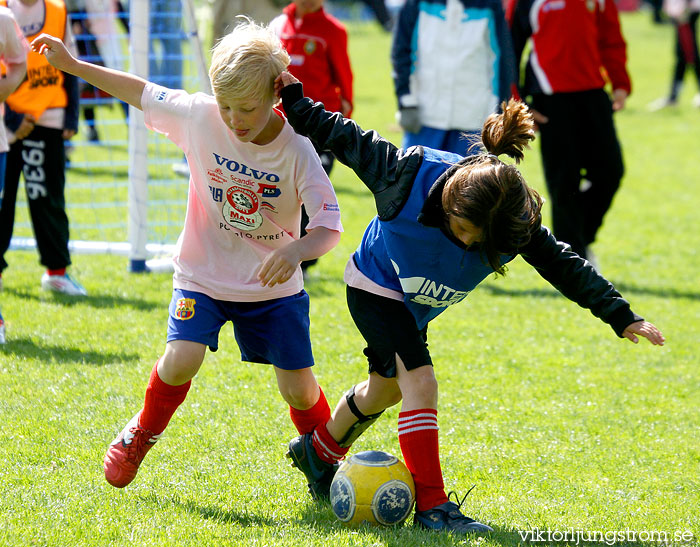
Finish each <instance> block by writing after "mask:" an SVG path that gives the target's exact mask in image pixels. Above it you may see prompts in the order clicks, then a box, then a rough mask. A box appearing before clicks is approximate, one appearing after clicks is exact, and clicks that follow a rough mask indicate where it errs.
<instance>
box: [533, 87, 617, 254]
mask: <svg viewBox="0 0 700 547" xmlns="http://www.w3.org/2000/svg"><path fill="white" fill-rule="evenodd" d="M532 106H533V108H534V109H535V110H537V111H539V112H541V113H542V114H544V115H545V116H547V117H548V118H549V122H548V123H546V124H543V125H541V126H540V145H541V150H542V166H543V168H544V176H545V181H546V183H547V190H548V192H549V197H550V201H551V204H552V230H553V231H554V235H555V236H556V237H557V239H559V240H560V241H564V242H566V243H568V244H570V245H571V247H572V249H573V250H574V252H576V253H578V254H579V255H581V256H583V257H585V256H586V247H587V246H588V245H590V244H591V243H593V241H595V238H596V234H597V232H598V229H599V228H600V227H601V225H602V224H603V217H604V216H605V213H607V211H608V209H609V208H610V206H611V204H612V201H613V197H614V196H615V192H617V189H618V188H619V187H620V180H621V179H622V175H623V173H624V165H623V162H622V151H621V149H620V143H619V141H618V139H617V134H616V132H615V124H614V122H613V114H612V103H611V101H610V98H609V96H608V94H607V93H606V92H605V91H604V90H602V89H596V90H591V91H582V92H576V93H555V94H554V95H539V94H538V95H536V96H534V97H533V101H532ZM584 179H585V180H587V181H589V183H590V184H585V185H582V181H583V180H584Z"/></svg>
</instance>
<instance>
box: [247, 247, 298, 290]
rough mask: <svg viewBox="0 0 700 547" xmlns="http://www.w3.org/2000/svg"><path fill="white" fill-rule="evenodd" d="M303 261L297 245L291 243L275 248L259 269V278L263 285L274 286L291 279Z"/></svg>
mask: <svg viewBox="0 0 700 547" xmlns="http://www.w3.org/2000/svg"><path fill="white" fill-rule="evenodd" d="M300 263H301V257H300V256H299V253H298V252H297V250H296V245H294V243H290V244H289V245H285V246H284V247H281V248H279V249H275V250H274V251H272V252H271V253H270V254H269V255H267V256H266V257H265V259H264V260H263V261H262V264H261V265H260V270H258V276H257V277H258V279H259V280H260V284H261V285H262V286H263V287H274V286H275V285H279V284H281V283H285V282H287V281H289V280H290V279H291V277H292V276H293V275H294V272H296V270H297V267H298V266H299V264H300Z"/></svg>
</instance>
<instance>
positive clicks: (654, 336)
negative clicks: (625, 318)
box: [622, 321, 666, 346]
mask: <svg viewBox="0 0 700 547" xmlns="http://www.w3.org/2000/svg"><path fill="white" fill-rule="evenodd" d="M636 335H639V336H643V337H644V338H646V339H647V340H649V342H651V343H652V344H654V345H655V346H663V345H664V342H665V341H666V339H665V338H664V335H663V334H661V331H660V330H659V329H657V328H656V327H655V326H654V325H652V324H651V323H649V322H648V321H636V322H634V323H631V324H629V325H627V328H626V329H625V330H624V331H623V332H622V336H623V337H624V338H627V339H628V340H631V341H632V342H634V343H635V344H636V343H638V342H639V338H638V337H637V336H636Z"/></svg>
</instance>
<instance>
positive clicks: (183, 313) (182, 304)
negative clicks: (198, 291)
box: [175, 298, 197, 321]
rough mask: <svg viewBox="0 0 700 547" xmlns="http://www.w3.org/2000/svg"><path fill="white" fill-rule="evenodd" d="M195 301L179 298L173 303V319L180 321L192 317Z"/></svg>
mask: <svg viewBox="0 0 700 547" xmlns="http://www.w3.org/2000/svg"><path fill="white" fill-rule="evenodd" d="M196 303H197V301H196V300H195V299H194V298H180V299H179V300H178V301H177V302H176V303H175V317H177V318H178V319H180V320H182V321H186V320H188V319H192V318H193V317H194V305H195V304H196Z"/></svg>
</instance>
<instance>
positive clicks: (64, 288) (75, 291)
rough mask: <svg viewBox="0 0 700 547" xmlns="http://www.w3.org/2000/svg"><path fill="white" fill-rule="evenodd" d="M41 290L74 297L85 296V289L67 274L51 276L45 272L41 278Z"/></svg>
mask: <svg viewBox="0 0 700 547" xmlns="http://www.w3.org/2000/svg"><path fill="white" fill-rule="evenodd" d="M41 288H42V289H44V290H45V291H54V292H60V293H63V294H69V295H72V296H85V295H87V291H86V290H85V288H84V287H83V286H82V285H81V284H80V283H78V282H77V281H76V280H75V279H73V278H72V277H71V276H70V275H68V274H67V273H65V274H63V275H49V274H48V273H47V272H44V275H42V276H41Z"/></svg>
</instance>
